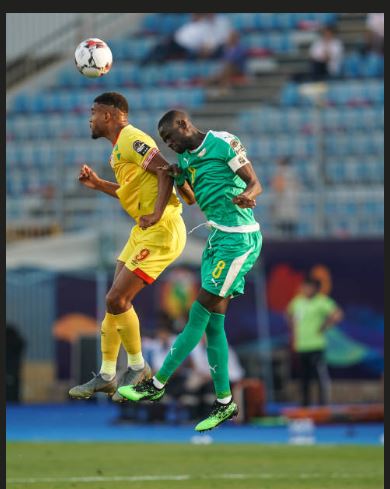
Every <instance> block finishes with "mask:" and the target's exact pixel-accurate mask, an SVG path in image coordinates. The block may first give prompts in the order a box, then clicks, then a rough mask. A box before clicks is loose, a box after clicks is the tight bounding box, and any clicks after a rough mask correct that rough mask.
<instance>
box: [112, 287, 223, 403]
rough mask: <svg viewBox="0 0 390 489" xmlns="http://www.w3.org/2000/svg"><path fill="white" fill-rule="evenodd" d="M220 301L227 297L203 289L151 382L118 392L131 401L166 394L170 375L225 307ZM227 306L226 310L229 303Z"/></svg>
mask: <svg viewBox="0 0 390 489" xmlns="http://www.w3.org/2000/svg"><path fill="white" fill-rule="evenodd" d="M221 303H226V304H227V303H228V299H225V298H223V297H219V296H216V295H213V294H210V293H209V292H207V291H204V290H201V292H200V293H199V295H198V298H197V300H196V301H195V302H194V303H193V304H192V306H191V309H190V312H189V319H188V322H187V324H186V325H185V327H184V329H183V331H182V332H181V333H180V334H179V335H178V336H177V338H176V340H175V342H174V343H173V345H172V347H171V350H170V353H169V354H168V356H167V357H166V358H165V360H164V363H163V365H162V367H161V368H160V370H159V371H158V372H157V373H156V375H155V376H154V378H153V379H152V381H151V382H147V383H145V385H142V384H140V385H138V386H126V387H122V388H120V389H119V393H120V394H121V395H123V396H124V397H126V398H127V399H130V400H132V401H139V400H141V399H145V400H147V399H148V400H157V399H160V398H161V397H162V396H163V394H164V386H165V384H166V383H167V382H168V380H169V378H170V377H171V376H172V375H173V373H174V372H175V371H176V369H177V368H178V367H179V366H180V365H181V363H182V362H183V361H184V360H185V359H186V358H187V356H188V355H189V354H190V353H191V351H192V350H193V349H194V348H195V346H196V345H197V344H198V343H199V342H200V340H201V338H202V336H203V334H204V333H205V331H206V327H207V325H208V323H209V320H210V316H211V313H212V311H213V310H222V309H221V306H220V304H221ZM224 309H225V310H226V306H225V307H224Z"/></svg>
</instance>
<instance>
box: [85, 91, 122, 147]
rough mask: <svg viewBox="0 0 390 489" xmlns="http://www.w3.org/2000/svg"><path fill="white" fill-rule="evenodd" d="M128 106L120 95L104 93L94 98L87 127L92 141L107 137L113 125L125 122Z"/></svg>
mask: <svg viewBox="0 0 390 489" xmlns="http://www.w3.org/2000/svg"><path fill="white" fill-rule="evenodd" d="M128 112H129V105H128V103H127V100H126V98H125V97H124V96H123V95H121V94H120V93H116V92H105V93H102V94H101V95H99V96H98V97H96V98H95V100H94V101H93V105H92V107H91V117H90V119H89V125H90V128H91V136H92V138H93V139H97V138H101V137H104V136H106V135H107V133H108V131H109V130H110V128H111V127H113V126H114V125H116V124H118V123H121V122H123V121H127V117H128Z"/></svg>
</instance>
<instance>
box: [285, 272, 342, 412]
mask: <svg viewBox="0 0 390 489" xmlns="http://www.w3.org/2000/svg"><path fill="white" fill-rule="evenodd" d="M320 288H321V283H320V282H319V281H318V280H316V279H314V278H311V277H307V278H306V279H305V280H304V282H303V284H302V286H301V291H300V293H299V294H298V295H297V296H296V297H294V298H293V299H292V301H290V303H289V304H288V306H287V320H288V324H289V327H290V329H291V333H292V337H293V342H292V346H293V351H294V352H295V353H296V354H297V356H298V360H299V368H300V380H301V394H302V406H308V405H309V404H310V383H311V379H312V378H313V377H314V378H315V379H316V380H317V383H318V388H319V391H318V401H319V404H321V405H324V404H328V403H329V401H330V377H329V372H328V367H327V363H326V357H325V352H326V331H327V329H328V328H330V327H333V326H334V325H335V324H336V323H339V322H340V321H341V320H342V319H343V312H342V310H341V309H340V307H339V306H338V305H337V304H336V302H335V301H334V300H333V299H331V298H330V297H328V296H326V295H324V294H322V293H321V292H320Z"/></svg>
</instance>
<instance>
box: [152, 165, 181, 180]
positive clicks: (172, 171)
mask: <svg viewBox="0 0 390 489" xmlns="http://www.w3.org/2000/svg"><path fill="white" fill-rule="evenodd" d="M157 169H158V170H164V171H166V172H168V175H169V176H170V177H173V178H176V177H178V176H179V175H181V174H182V173H183V171H182V170H181V169H180V168H179V166H178V165H163V166H159V167H158V168H157Z"/></svg>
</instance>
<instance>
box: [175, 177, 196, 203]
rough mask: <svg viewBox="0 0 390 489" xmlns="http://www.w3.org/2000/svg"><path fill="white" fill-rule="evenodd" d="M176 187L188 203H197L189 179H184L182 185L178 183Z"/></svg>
mask: <svg viewBox="0 0 390 489" xmlns="http://www.w3.org/2000/svg"><path fill="white" fill-rule="evenodd" d="M176 188H177V191H178V192H179V194H180V195H181V197H183V200H184V202H185V203H186V204H188V205H193V204H195V203H196V199H195V194H194V191H193V190H192V187H191V185H190V184H189V183H188V182H187V180H185V181H184V184H183V185H182V186H180V185H176Z"/></svg>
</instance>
